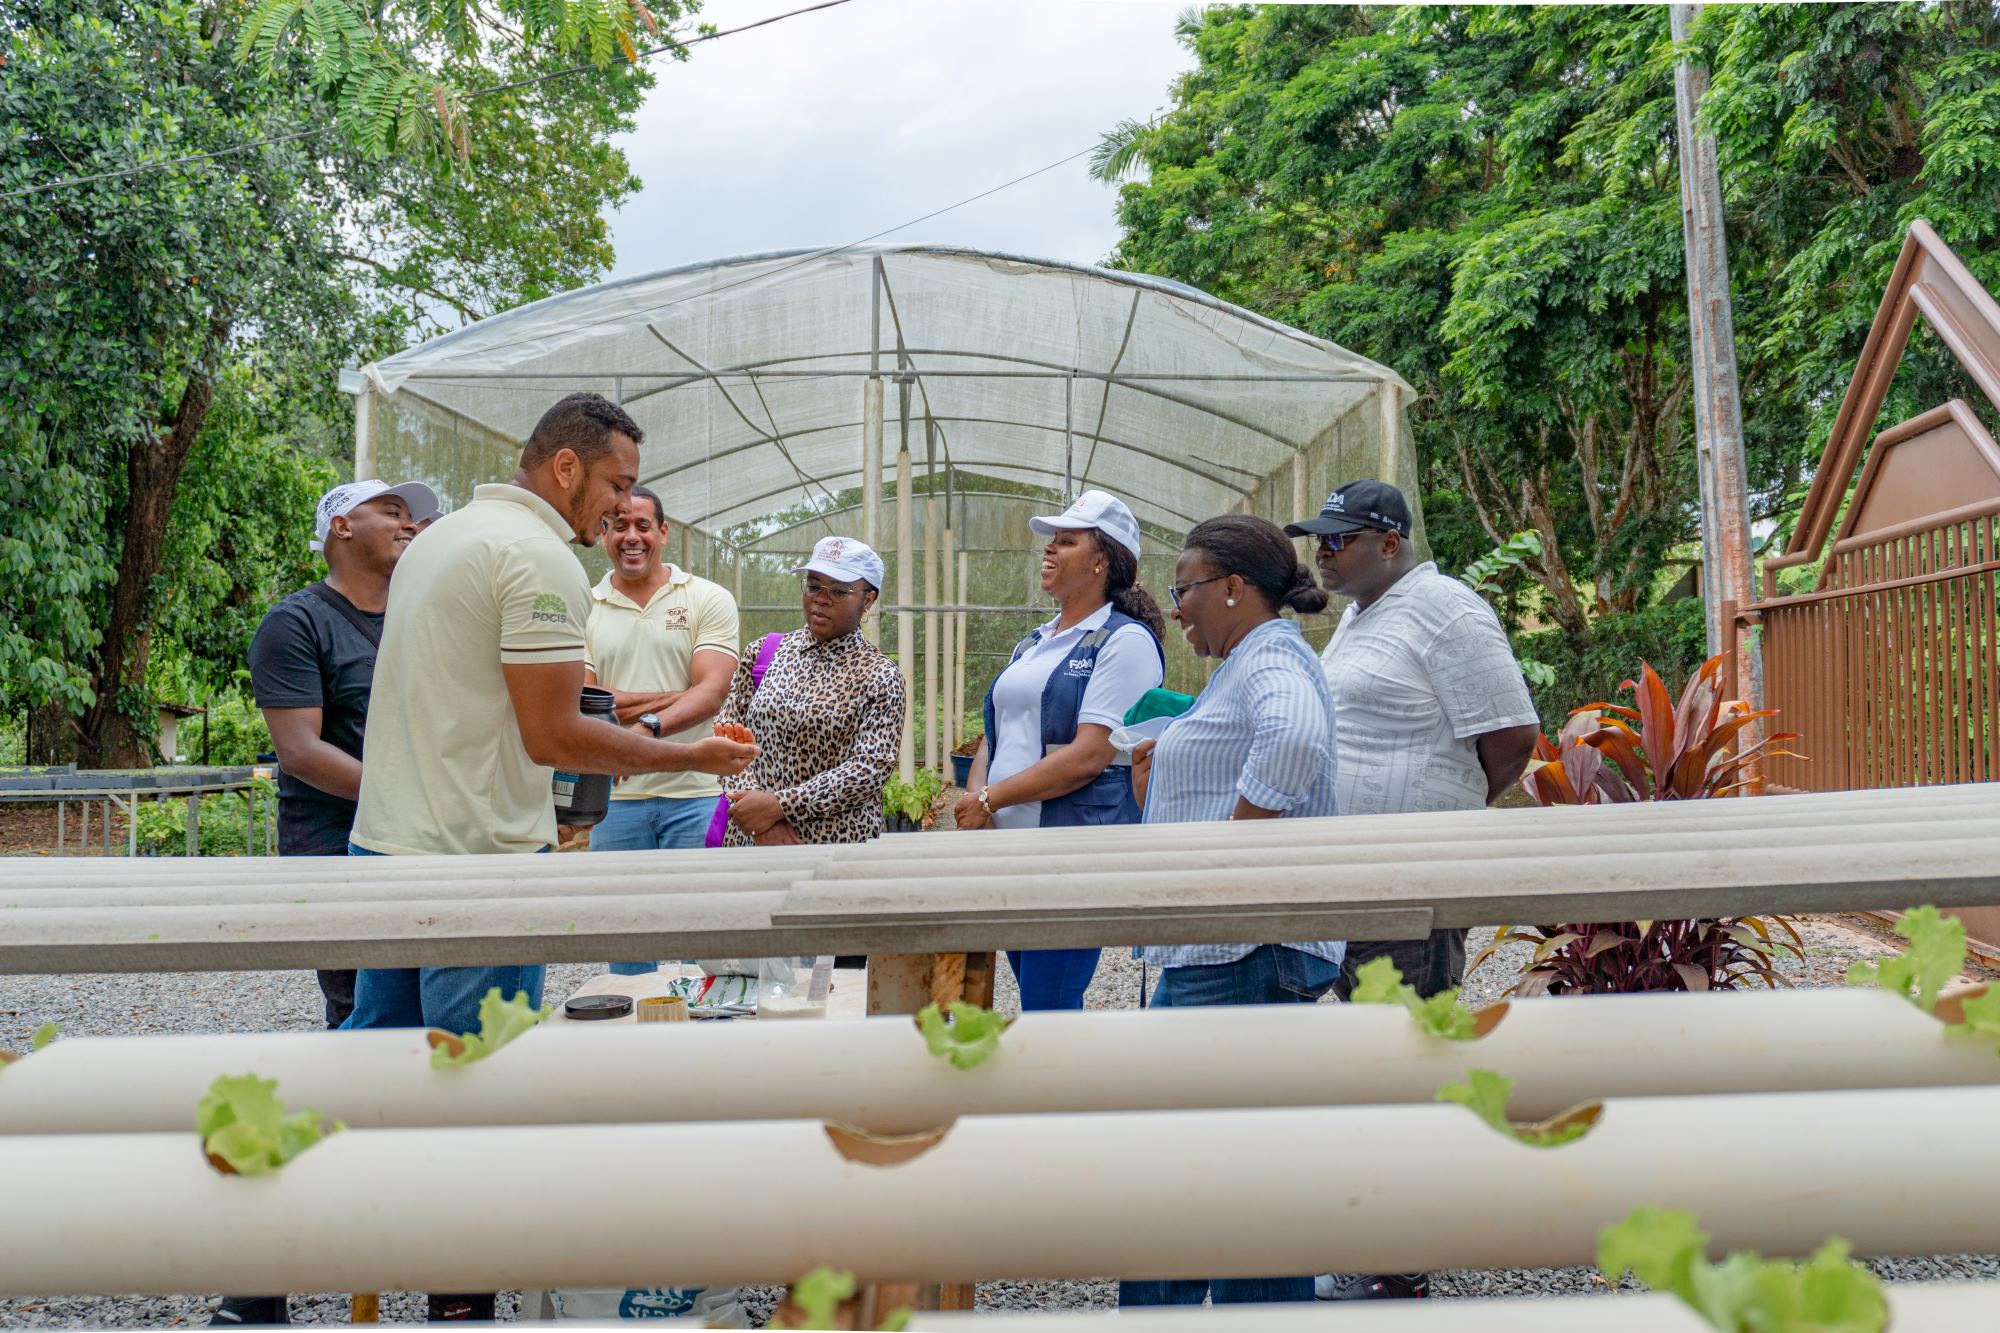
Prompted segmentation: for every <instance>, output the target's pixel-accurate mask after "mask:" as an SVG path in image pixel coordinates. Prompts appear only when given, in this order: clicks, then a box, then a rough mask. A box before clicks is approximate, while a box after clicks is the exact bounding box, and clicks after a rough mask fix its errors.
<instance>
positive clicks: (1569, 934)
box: [1468, 657, 1804, 995]
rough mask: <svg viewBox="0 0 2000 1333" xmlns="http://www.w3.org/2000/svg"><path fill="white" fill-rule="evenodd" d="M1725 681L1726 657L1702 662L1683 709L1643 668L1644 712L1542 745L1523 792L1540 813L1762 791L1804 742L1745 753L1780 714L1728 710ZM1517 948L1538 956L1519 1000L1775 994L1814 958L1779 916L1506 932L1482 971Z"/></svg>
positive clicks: (1591, 710)
mask: <svg viewBox="0 0 2000 1333" xmlns="http://www.w3.org/2000/svg"><path fill="white" fill-rule="evenodd" d="M1721 671H1722V658H1720V657H1711V658H1710V659H1709V660H1708V661H1706V662H1704V663H1702V665H1701V667H1700V669H1699V670H1697V671H1696V672H1695V674H1694V676H1693V678H1692V679H1690V680H1689V681H1688V683H1687V687H1686V688H1685V689H1683V690H1682V691H1681V697H1680V701H1679V703H1678V704H1676V703H1675V702H1674V700H1673V698H1672V696H1671V695H1669V694H1668V693H1667V687H1666V685H1665V684H1664V683H1663V682H1662V681H1661V680H1660V677H1659V675H1658V674H1657V673H1656V672H1655V671H1654V670H1653V668H1652V667H1651V666H1649V665H1646V664H1645V663H1641V664H1640V678H1639V679H1638V680H1637V681H1630V680H1628V681H1626V682H1625V683H1624V688H1625V689H1628V690H1630V691H1632V694H1633V702H1634V705H1635V706H1634V707H1630V708H1627V707H1622V706H1619V705H1616V704H1609V703H1593V704H1587V705H1585V706H1584V707H1582V708H1579V709H1577V710H1576V711H1575V712H1574V713H1572V714H1571V715H1570V719H1569V722H1568V723H1567V724H1566V725H1565V726H1564V727H1563V729H1562V733H1561V735H1560V736H1558V737H1557V739H1556V741H1555V742H1554V743H1551V742H1550V741H1549V738H1548V737H1546V736H1542V737H1539V738H1537V740H1536V742H1535V754H1534V758H1533V759H1531V760H1530V761H1529V764H1528V771H1527V773H1526V774H1524V775H1523V776H1522V778H1521V785H1522V786H1523V787H1524V788H1526V789H1527V792H1528V794H1529V795H1530V796H1532V797H1534V798H1535V801H1536V803H1537V804H1539V805H1605V804H1613V803H1623V802H1627V801H1688V800H1707V799H1713V798H1716V797H1721V796H1733V795H1736V794H1738V793H1745V794H1747V793H1752V792H1755V791H1757V790H1758V789H1759V787H1760V786H1761V779H1759V778H1757V777H1756V776H1754V775H1753V771H1752V769H1751V765H1752V764H1753V762H1754V761H1755V760H1756V759H1757V758H1758V757H1759V756H1760V755H1766V754H1789V753H1790V751H1786V750H1782V749H1779V748H1777V747H1780V746H1782V745H1783V744H1784V743H1785V742H1786V741H1790V740H1796V739H1797V735H1796V733H1794V732H1788V731H1781V732H1777V733H1774V734H1772V735H1770V736H1767V737H1765V738H1764V739H1763V740H1761V741H1758V742H1757V743H1756V744H1755V745H1752V746H1749V747H1747V748H1743V749H1740V750H1739V749H1737V748H1735V747H1736V742H1737V738H1738V736H1739V735H1740V734H1741V733H1742V732H1743V730H1744V729H1745V728H1746V727H1748V726H1749V725H1750V724H1751V723H1752V722H1754V721H1756V720H1757V719H1759V718H1766V717H1775V716H1776V715H1777V714H1776V713H1775V712H1774V711H1771V710H1765V711H1763V712H1753V711H1752V710H1751V709H1750V708H1749V707H1748V706H1747V705H1746V704H1744V703H1743V702H1742V701H1741V700H1734V699H1731V700H1725V699H1723V697H1722V686H1721V679H1720V678H1721ZM1778 931H1782V932H1783V934H1784V935H1785V936H1787V937H1789V938H1780V936H1779V935H1778V933H1777V932H1778ZM1508 944H1530V945H1533V946H1534V950H1535V953H1534V957H1533V959H1532V960H1531V961H1530V962H1529V963H1528V965H1527V966H1526V967H1524V968H1522V969H1521V975H1520V977H1519V978H1518V979H1517V980H1516V981H1515V982H1514V984H1513V985H1512V986H1511V987H1509V988H1508V992H1507V993H1508V994H1510V995H1543V994H1547V995H1572V994H1593V993H1594V994H1607V993H1628V992H1634V991H1693V990H1732V989H1735V988H1736V987H1738V986H1742V985H1746V984H1749V983H1750V982H1752V981H1762V982H1763V983H1764V984H1765V985H1767V986H1771V987H1773V988H1775V987H1777V986H1781V985H1785V984H1787V983H1786V982H1785V980H1784V978H1783V977H1781V976H1780V975H1779V974H1778V973H1777V971H1776V970H1775V969H1774V968H1773V967H1772V964H1773V962H1775V961H1776V958H1777V955H1778V954H1779V953H1780V952H1785V953H1790V954H1792V955H1793V956H1794V957H1804V949H1803V947H1802V942H1801V941H1800V939H1799V934H1798V931H1797V930H1795V929H1793V927H1792V923H1791V922H1790V921H1789V920H1788V919H1787V918H1785V917H1783V916H1775V915H1774V916H1767V917H1755V916H1740V917H1723V918H1721V919H1719V920H1712V921H1586V922H1567V923H1563V924H1559V925H1552V926H1503V927H1501V929H1500V931H1499V933H1497V934H1496V935H1495V936H1494V938H1493V943H1492V944H1491V945H1489V946H1488V947H1487V948H1486V950H1485V951H1484V952H1483V953H1481V954H1480V955H1479V957H1478V958H1477V959H1475V960H1474V961H1473V964H1472V966H1473V967H1474V968H1476V967H1478V966H1480V964H1482V963H1484V962H1485V961H1486V960H1487V959H1488V958H1491V957H1492V956H1493V955H1494V954H1495V953H1496V952H1497V951H1498V950H1499V949H1501V948H1502V947H1503V946H1505V945H1508ZM1468 970H1470V969H1468Z"/></svg>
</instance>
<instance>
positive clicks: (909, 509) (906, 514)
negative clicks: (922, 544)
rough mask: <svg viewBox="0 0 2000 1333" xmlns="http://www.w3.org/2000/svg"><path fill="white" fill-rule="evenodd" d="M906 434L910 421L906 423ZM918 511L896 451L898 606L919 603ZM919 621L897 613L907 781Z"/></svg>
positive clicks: (900, 768)
mask: <svg viewBox="0 0 2000 1333" xmlns="http://www.w3.org/2000/svg"><path fill="white" fill-rule="evenodd" d="M904 426H905V431H906V432H907V428H908V418H907V416H906V417H905V420H904ZM915 523H916V507H915V506H914V505H912V504H911V503H910V451H909V450H908V449H907V448H905V449H898V450H897V451H896V604H897V605H898V606H908V605H910V603H911V602H913V601H915V600H916V587H915V584H916V577H915V576H916V565H917V551H916V536H915ZM916 656H917V621H916V616H915V615H914V614H912V613H911V612H909V611H898V612H896V667H897V669H898V670H899V671H901V672H902V673H903V735H902V741H901V744H900V745H899V746H898V747H897V752H896V772H897V774H898V775H899V776H901V778H902V779H903V781H905V782H910V781H913V780H914V779H915V778H916V776H917V762H916V736H915V734H914V733H915V731H916V722H915V719H916V711H917V690H916V676H917V663H916Z"/></svg>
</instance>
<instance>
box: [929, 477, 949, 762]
mask: <svg viewBox="0 0 2000 1333" xmlns="http://www.w3.org/2000/svg"><path fill="white" fill-rule="evenodd" d="M933 475H935V474H933ZM937 521H938V514H937V496H935V495H934V494H932V493H931V492H929V491H928V490H927V491H925V492H924V605H925V606H927V607H928V606H936V605H937V601H938V527H937ZM946 753H947V754H949V753H950V747H949V746H947V747H946ZM937 766H938V615H937V612H935V611H925V612H924V767H925V768H928V769H932V770H936V768H937Z"/></svg>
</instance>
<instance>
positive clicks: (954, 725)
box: [941, 523, 965, 763]
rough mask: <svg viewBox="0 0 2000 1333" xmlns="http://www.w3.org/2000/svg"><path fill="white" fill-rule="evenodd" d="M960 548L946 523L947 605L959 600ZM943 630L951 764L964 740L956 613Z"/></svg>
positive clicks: (945, 621) (947, 752)
mask: <svg viewBox="0 0 2000 1333" xmlns="http://www.w3.org/2000/svg"><path fill="white" fill-rule="evenodd" d="M957 548H958V543H957V539H956V534H954V533H953V532H952V529H951V525H950V524H949V523H947V524H945V529H944V551H943V574H944V604H945V605H946V606H955V605H957V604H958V599H959V588H958V562H957V559H956V558H955V557H956V552H957ZM942 629H943V632H944V741H943V744H942V747H941V748H942V749H943V751H944V760H945V762H946V763H950V762H951V759H950V756H951V755H952V754H953V753H955V752H956V750H957V749H958V743H959V742H960V741H962V740H964V739H965V738H964V737H963V736H960V735H959V734H958V727H959V715H960V713H962V712H963V711H964V708H965V705H964V704H963V703H961V702H960V701H959V697H958V616H957V613H956V612H953V611H947V612H945V613H944V616H943V624H942Z"/></svg>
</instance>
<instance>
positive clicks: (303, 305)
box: [0, 0, 680, 766]
mask: <svg viewBox="0 0 2000 1333" xmlns="http://www.w3.org/2000/svg"><path fill="white" fill-rule="evenodd" d="M589 2H590V0H570V3H565V0H548V3H547V4H545V5H543V6H542V7H541V11H540V12H544V13H546V14H551V15H553V14H558V13H559V12H564V11H568V10H570V9H572V8H573V7H574V6H576V5H583V4H586V3H589ZM264 8H267V7H263V8H260V9H259V10H258V11H257V12H258V13H263V12H264ZM600 8H601V7H600ZM437 9H438V7H437V6H420V7H418V10H419V12H417V13H415V14H412V13H410V12H409V11H407V10H399V9H397V8H395V7H392V6H384V7H377V8H376V9H375V10H374V11H373V14H374V19H373V23H374V26H372V27H371V28H370V29H369V32H370V37H369V41H370V42H371V43H372V44H373V45H372V46H371V51H372V52H373V54H372V55H371V56H370V57H369V58H370V59H375V60H393V61H398V62H401V63H400V65H399V68H401V69H402V70H404V71H405V72H408V71H409V70H414V69H424V70H428V71H429V72H430V73H431V74H432V75H434V76H436V77H437V78H438V79H439V80H441V81H444V82H448V83H449V84H450V85H451V88H452V89H453V90H454V91H453V94H452V97H449V98H446V97H440V98H437V99H429V100H427V101H426V106H428V107H430V108H431V109H430V110H429V111H428V112H427V114H429V115H430V116H432V117H433V119H434V120H435V122H436V124H435V126H434V127H433V131H425V132H420V131H418V130H413V129H407V128H405V129H399V130H397V131H396V132H395V134H393V135H384V134H378V133H377V130H379V128H380V127H379V124H378V122H377V121H375V120H371V119H369V118H368V117H369V115H372V114H373V112H369V111H368V107H369V106H370V105H371V104H369V103H367V101H366V99H365V98H364V100H363V102H362V103H360V104H356V103H355V102H354V101H353V97H354V96H356V94H355V92H354V89H355V88H357V87H361V86H362V85H363V84H365V82H366V80H367V79H369V78H372V77H374V74H373V73H371V72H370V71H369V70H368V69H365V68H362V64H365V62H361V57H360V56H359V55H357V54H356V53H354V52H352V51H350V52H348V57H349V58H348V59H347V64H345V65H341V64H340V62H337V61H336V62H334V63H333V64H329V63H328V57H327V54H326V51H325V50H324V48H323V46H320V45H315V44H314V43H312V42H309V41H298V40H294V39H293V37H292V36H291V35H290V34H291V32H292V29H291V28H290V27H285V26H282V25H281V27H280V28H279V29H277V30H276V31H278V32H279V34H280V36H279V39H278V40H276V41H267V40H265V38H266V37H268V36H269V34H270V32H271V31H273V29H271V28H269V27H268V26H267V27H266V28H264V29H261V30H259V31H260V34H261V35H259V36H258V38H257V40H256V42H254V43H246V42H245V30H244V29H243V28H242V27H241V26H239V25H240V23H241V22H242V20H243V15H244V11H243V10H242V9H241V8H240V7H238V6H236V5H232V4H226V3H219V2H218V3H207V2H205V0H151V2H149V3H140V4H131V3H123V2H122V0H23V3H20V4H17V5H16V6H15V7H14V8H13V9H12V10H10V11H9V13H8V15H7V17H6V19H5V20H0V42H4V46H0V52H4V55H5V60H4V62H0V195H4V194H9V193H11V192H13V191H17V190H18V191H26V190H35V189H36V187H40V186H43V185H46V184H48V183H50V182H58V181H66V180H69V179H70V178H73V177H90V176H95V175H99V174H102V173H123V172H124V171H125V170H126V169H128V168H131V167H134V166H138V165H141V164H147V165H149V166H150V168H151V169H148V170H144V171H142V172H138V173H136V174H117V175H112V176H110V177H109V178H107V179H101V180H84V181H81V182H78V183H72V184H62V185H60V186H59V188H55V189H49V190H46V191H41V192H37V193H33V194H29V195H26V196H25V197H24V198H20V199H13V200H9V201H8V202H7V206H6V208H5V209H4V210H0V505H4V513H0V704H5V705H6V706H8V707H10V708H13V707H19V706H21V705H23V704H27V705H30V706H33V707H37V708H40V709H41V710H42V712H41V714H40V715H39V716H40V717H41V719H42V721H43V723H44V725H41V726H39V727H38V728H37V731H38V733H39V735H40V737H41V740H42V741H43V743H44V746H45V747H46V744H47V742H49V741H50V740H52V739H54V740H56V741H59V742H66V743H65V744H62V745H61V746H60V747H59V748H61V749H64V750H73V751H74V752H75V753H76V754H77V755H78V756H79V757H80V758H82V759H83V760H85V761H86V762H91V763H98V764H109V765H115V766H132V765H139V764H143V763H145V762H146V738H147V729H148V725H149V723H148V714H149V709H148V707H147V705H148V702H149V701H148V699H147V697H146V689H145V680H146V661H147V654H148V650H149V646H150V642H151V636H152V635H153V633H154V632H155V628H156V626H157V625H158V624H159V623H160V621H161V619H162V614H161V613H162V599H163V598H172V597H174V596H176V595H178V593H179V591H180V590H181V587H182V586H183V585H185V586H192V585H190V584H188V582H187V580H188V575H189V573H190V568H191V567H190V566H188V565H186V564H185V563H182V564H180V565H179V566H175V565H173V564H171V563H170V554H171V552H170V548H169V542H168V533H169V530H170V521H178V522H180V523H182V525H183V526H184V527H186V528H188V529H190V530H196V531H199V530H204V529H205V527H206V526H207V525H208V523H209V521H210V520H213V519H215V518H217V516H218V515H219V514H221V513H222V512H223V511H221V510H218V509H217V508H216V507H215V506H213V505H208V507H207V508H204V504H205V503H206V501H207V499H208V497H209V495H210V494H212V493H210V492H198V493H194V494H193V496H192V503H190V502H189V497H187V496H184V494H183V488H182V484H181V483H182V479H183V475H184V472H185V470H186V469H187V467H188V466H189V460H190V458H191V457H192V456H193V451H194V449H195V446H196V444H197V443H198V442H199V441H200V439H201V437H202V433H203V430H204V426H205V424H206V422H207V420H208V418H209V414H210V411H211V408H212V407H213V405H214V402H215V399H216V395H217V391H218V385H219V384H220V383H221V382H222V381H223V378H224V376H225V374H226V373H227V372H228V371H229V369H230V368H231V367H236V366H241V367H246V368H248V370H249V371H250V372H251V373H250V379H249V381H247V382H249V383H254V384H256V385H257V386H259V387H258V390H257V393H256V401H257V402H259V403H260V404H262V405H263V407H265V408H267V409H270V410H275V411H278V412H280V413H281V414H284V416H285V418H286V419H279V420H276V421H272V422H269V423H267V425H268V428H267V429H266V430H265V431H263V432H260V433H258V434H257V435H256V436H255V438H256V439H257V440H259V441H262V442H263V443H262V445H260V446H259V447H290V448H297V449H304V450H307V451H309V452H312V451H317V452H319V453H322V454H324V453H325V452H327V451H328V450H329V449H338V448H341V447H343V446H342V445H340V444H338V443H336V442H337V441H340V440H344V439H346V438H348V433H347V430H346V429H345V428H344V427H341V426H339V424H338V418H339V417H340V416H341V415H342V414H343V412H344V407H343V406H342V405H340V404H337V403H333V402H331V401H330V399H331V398H332V396H333V395H332V377H333V373H334V370H335V368H337V367H338V366H340V365H342V364H346V363H350V362H351V361H353V360H355V359H359V358H364V357H369V356H373V355H378V354H380V353H382V352H385V351H387V350H390V349H392V348H393V347H395V346H397V345H400V344H401V342H402V341H403V340H404V338H405V337H406V336H407V335H408V334H409V333H411V332H414V331H419V330H428V329H430V328H435V327H438V326H442V325H449V324H455V323H457V322H459V321H461V320H464V319H471V318H477V317H479V316H481V315H483V314H485V313H488V312H490V311H492V310H494V309H498V308H501V307H503V306H506V305H511V304H514V303H516V302H518V301H521V300H526V299H533V298H535V297H538V296H542V295H546V294H548V293H549V292H551V291H556V290H561V289H563V288H565V287H569V286H574V285H577V284H579V283H582V282H587V281H590V280H592V279H594V278H596V277H598V276H599V275H601V273H602V272H603V270H604V268H605V267H606V266H607V265H608V263H609V260H610V250H609V245H608V241H607V238H606V234H605V230H604V223H603V220H602V219H603V214H604V212H605V211H606V209H607V208H609V207H612V206H615V205H616V204H617V203H618V202H619V201H620V200H622V199H623V198H625V197H627V196H628V195H629V194H630V193H631V192H632V191H633V190H634V189H635V188H636V186H637V182H636V180H635V179H634V178H633V177H632V176H631V174H630V172H629V171H628V170H627V169H626V166H625V163H624V161H623V158H622V157H621V156H620V155H619V154H618V153H616V152H615V151H614V150H612V149H610V148H609V147H608V143H607V141H608V139H609V137H610V135H611V134H612V133H613V132H615V131H617V130H620V129H625V128H629V126H630V123H631V113H632V111H633V110H634V109H635V108H636V106H637V105H638V103H639V101H640V99H641V98H642V97H643V93H644V89H645V87H646V86H648V83H649V80H650V75H648V74H647V72H646V71H645V69H644V68H643V67H642V66H637V65H633V64H629V63H627V62H625V61H623V60H608V61H607V62H606V63H605V65H604V67H603V68H601V69H596V68H592V69H589V70H587V71H586V72H585V73H583V74H581V75H577V76H572V77H562V78H556V79H550V80H546V81H540V82H534V83H531V84H528V85H527V86H523V87H518V88H512V89H507V90H503V91H497V92H492V93H491V95H487V96H480V95H478V94H480V93H482V92H485V91H487V90H490V89H494V88H496V87H497V86H498V85H501V84H511V83H519V82H522V81H525V80H537V79H540V76H542V75H544V74H549V73H554V72H557V71H558V70H560V69H561V68H563V66H564V62H565V61H567V60H573V59H575V58H576V56H577V55H578V54H579V53H584V54H588V50H587V48H589V47H590V45H591V39H590V36H589V34H590V32H591V31H592V29H591V28H590V26H589V25H588V24H586V25H583V26H581V27H578V28H576V29H575V30H574V31H559V30H543V29H534V28H532V27H531V28H530V29H529V30H526V31H523V30H510V29H508V28H506V25H505V23H504V17H503V18H502V19H501V20H494V21H486V20H482V21H481V22H480V23H478V24H475V25H474V27H473V29H472V34H473V40H470V41H467V40H461V39H460V38H458V37H453V38H452V39H451V40H450V41H432V40H430V38H429V31H430V30H429V27H428V26H427V25H428V24H429V23H430V22H432V21H434V14H433V11H435V10H437ZM315 12H319V11H315ZM481 12H482V13H484V12H485V11H481ZM505 12H506V11H505V10H504V9H503V10H502V15H503V16H504V14H505ZM661 12H662V13H663V14H665V15H667V16H669V18H672V17H677V16H678V15H679V13H680V9H679V8H678V7H671V6H663V7H662V10H661ZM265 18H266V19H267V20H269V21H275V20H271V19H270V15H268V14H266V15H265ZM294 19H296V21H297V24H298V31H299V33H301V34H306V35H323V33H321V32H319V30H316V29H315V28H314V26H313V22H312V21H311V20H309V19H306V18H303V17H300V16H298V15H294ZM288 22H290V21H289V20H288ZM246 47H247V48H248V49H247V50H246ZM610 55H612V56H616V55H617V51H616V49H615V46H614V49H613V50H612V51H611V52H610ZM357 62H361V63H357ZM397 77H401V75H398V76H397ZM356 79H359V80H361V81H362V83H354V82H353V80H356ZM454 99H455V100H454ZM376 109H377V110H380V109H381V108H379V107H378V108H376ZM364 113H367V114H364ZM400 123H401V122H398V124H400ZM447 125H448V126H449V130H448V131H447V130H446V129H445V128H444V127H445V126H447ZM371 127H373V128H371ZM250 143H256V144H260V145H261V146H257V147H253V148H250V149H249V150H248V151H239V150H240V149H241V146H242V145H245V144H250ZM294 413H296V416H295V417H294V416H292V414H294ZM329 426H332V427H334V428H333V429H328V427H329ZM177 511H178V513H179V517H178V519H176V514H177ZM239 517H240V516H239ZM237 586H238V588H239V591H240V585H237ZM244 595H246V596H247V595H248V594H247V593H245V594H244ZM167 619H169V620H171V619H172V617H171V616H168V617H167ZM186 623H188V624H191V623H192V622H186ZM45 753H46V749H45Z"/></svg>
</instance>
